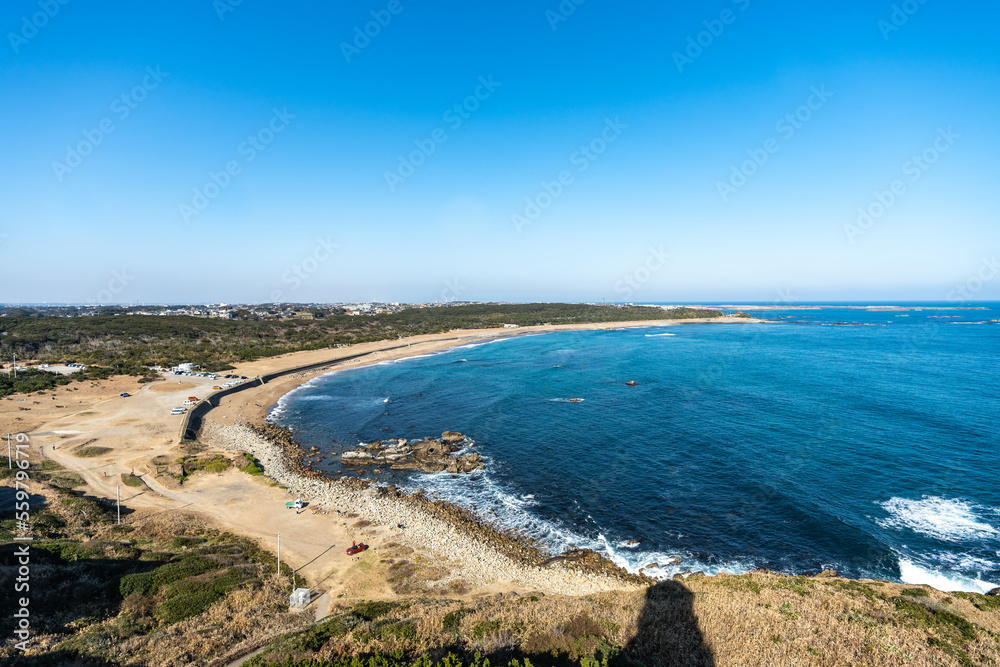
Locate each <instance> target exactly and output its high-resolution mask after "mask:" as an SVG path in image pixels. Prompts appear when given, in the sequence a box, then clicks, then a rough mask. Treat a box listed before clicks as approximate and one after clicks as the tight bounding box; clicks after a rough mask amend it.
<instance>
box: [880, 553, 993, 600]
mask: <svg viewBox="0 0 1000 667" xmlns="http://www.w3.org/2000/svg"><path fill="white" fill-rule="evenodd" d="M899 579H900V581H902V582H903V583H904V584H914V585H917V584H925V585H927V586H933V587H934V588H936V589H938V590H939V591H946V592H954V591H965V592H967V593H985V592H987V591H989V590H992V589H994V588H996V587H997V585H998V584H995V583H990V582H988V581H983V580H982V579H976V578H973V577H965V576H962V575H960V574H955V573H942V572H936V571H934V570H931V569H928V568H926V567H922V566H920V565H917V564H916V563H914V562H913V561H911V560H907V559H906V558H903V557H900V559H899Z"/></svg>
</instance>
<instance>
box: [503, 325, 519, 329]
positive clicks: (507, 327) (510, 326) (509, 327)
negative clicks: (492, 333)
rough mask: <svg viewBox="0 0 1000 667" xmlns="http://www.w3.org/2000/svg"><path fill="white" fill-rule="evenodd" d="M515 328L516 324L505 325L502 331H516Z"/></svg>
mask: <svg viewBox="0 0 1000 667" xmlns="http://www.w3.org/2000/svg"><path fill="white" fill-rule="evenodd" d="M517 326H518V325H516V324H505V325H503V328H504V329H516V328H517Z"/></svg>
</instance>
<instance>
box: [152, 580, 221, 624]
mask: <svg viewBox="0 0 1000 667" xmlns="http://www.w3.org/2000/svg"><path fill="white" fill-rule="evenodd" d="M167 595H168V598H167V600H166V601H165V602H163V604H161V605H160V606H159V607H157V608H156V617H157V618H158V619H160V620H161V621H162V622H164V623H167V624H170V623H177V622H179V621H183V620H184V619H186V618H191V617H192V616H197V615H198V614H200V613H201V612H203V611H205V610H206V609H208V608H209V607H210V606H211V605H212V603H213V602H215V601H216V600H218V599H219V598H221V597H222V596H223V593H220V592H219V591H218V590H216V588H215V586H213V585H212V582H205V581H193V580H190V579H189V580H185V581H180V582H177V583H176V584H173V585H171V587H170V589H168V593H167Z"/></svg>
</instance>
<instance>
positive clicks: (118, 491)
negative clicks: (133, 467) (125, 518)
mask: <svg viewBox="0 0 1000 667" xmlns="http://www.w3.org/2000/svg"><path fill="white" fill-rule="evenodd" d="M115 494H116V496H117V498H116V500H115V504H116V505H117V506H118V525H119V526H120V525H122V486H121V484H118V485H116V486H115Z"/></svg>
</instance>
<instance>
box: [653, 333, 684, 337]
mask: <svg viewBox="0 0 1000 667" xmlns="http://www.w3.org/2000/svg"><path fill="white" fill-rule="evenodd" d="M676 335H677V334H672V333H662V334H646V338H659V337H660V336H676Z"/></svg>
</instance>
